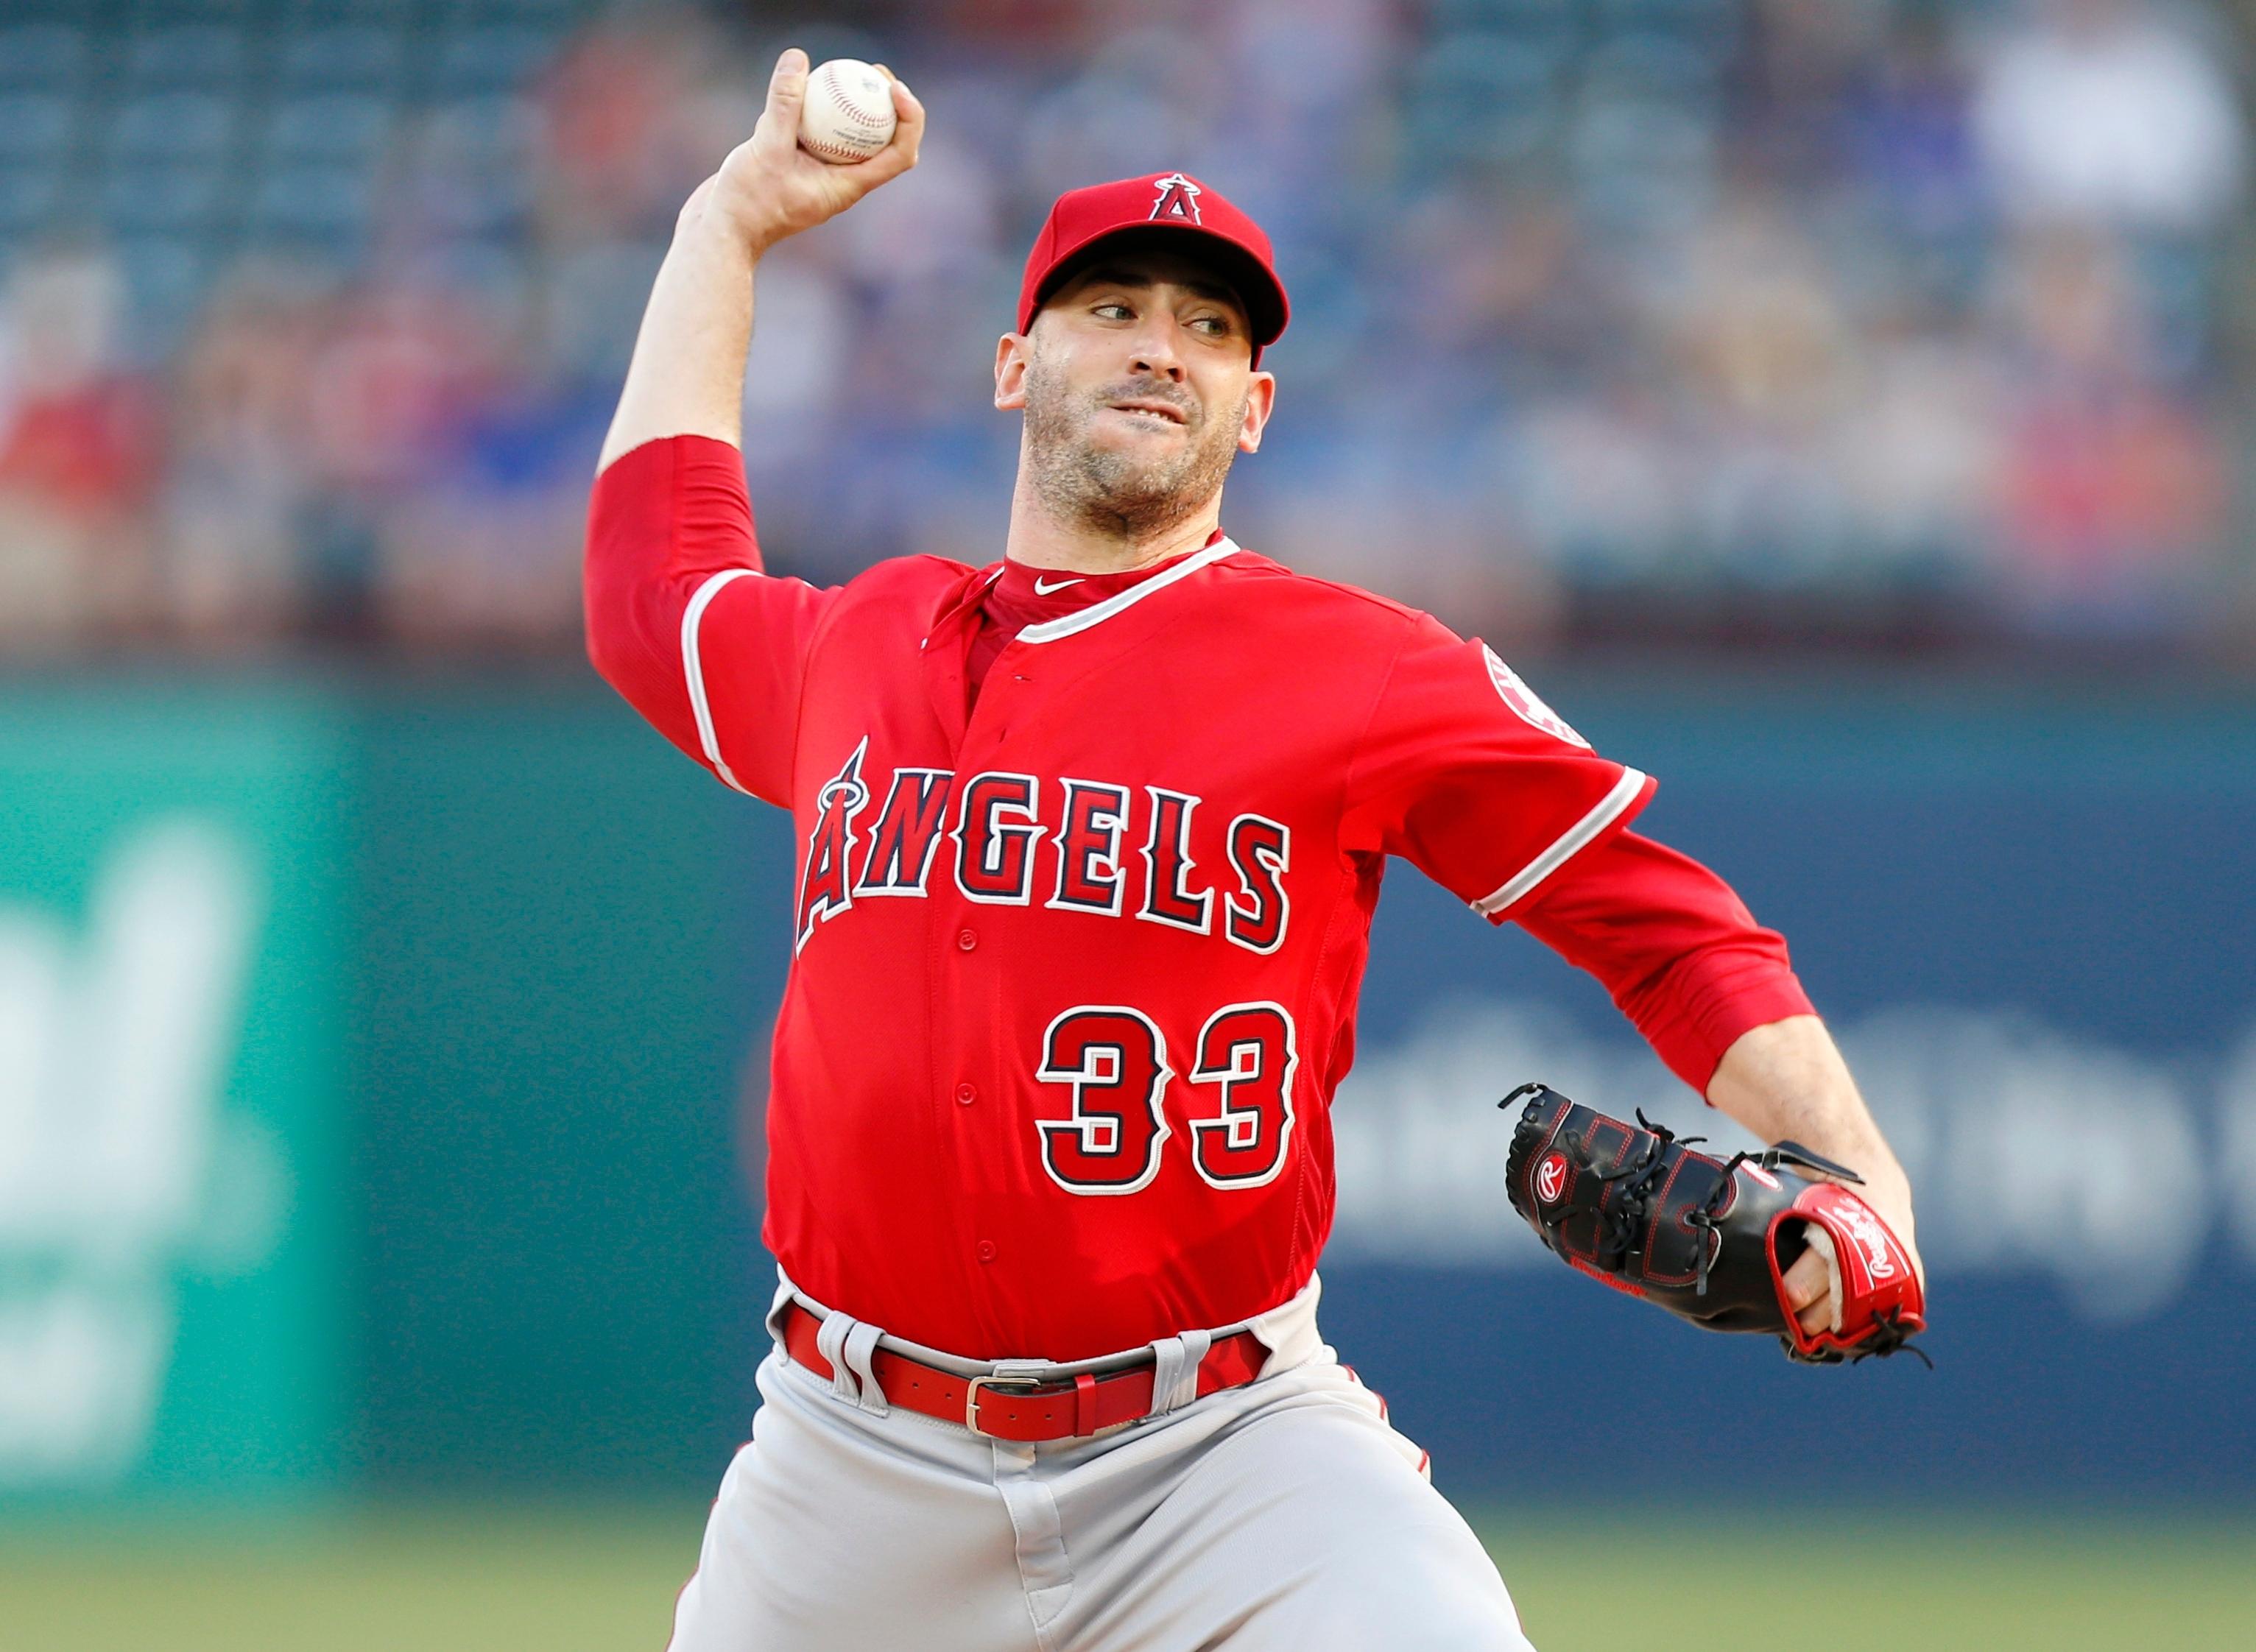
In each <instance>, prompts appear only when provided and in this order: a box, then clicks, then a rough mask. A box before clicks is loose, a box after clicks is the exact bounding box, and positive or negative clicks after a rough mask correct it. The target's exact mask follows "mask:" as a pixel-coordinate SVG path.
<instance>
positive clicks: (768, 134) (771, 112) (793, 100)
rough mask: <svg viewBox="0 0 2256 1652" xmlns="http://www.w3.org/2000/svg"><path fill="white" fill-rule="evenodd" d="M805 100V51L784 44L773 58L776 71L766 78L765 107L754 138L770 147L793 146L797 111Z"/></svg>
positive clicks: (797, 120) (797, 116)
mask: <svg viewBox="0 0 2256 1652" xmlns="http://www.w3.org/2000/svg"><path fill="white" fill-rule="evenodd" d="M806 102H807V53H804V52H802V51H800V49H799V48H798V47H797V46H786V48H784V52H783V55H782V56H780V57H779V58H777V59H776V66H775V73H774V74H772V75H770V76H769V77H768V101H767V107H766V108H765V109H762V110H761V111H760V122H759V125H758V128H757V129H756V130H754V132H753V137H755V138H756V139H758V141H759V142H760V143H762V144H766V145H768V146H769V147H771V148H773V147H775V146H777V145H781V146H783V147H785V148H795V147H796V146H797V145H798V143H799V116H800V109H802V108H803V107H804V106H805V104H806Z"/></svg>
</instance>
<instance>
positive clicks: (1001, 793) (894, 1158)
mask: <svg viewBox="0 0 2256 1652" xmlns="http://www.w3.org/2000/svg"><path fill="white" fill-rule="evenodd" d="M593 533H594V536H595V538H596V539H597V540H599V541H601V540H606V539H609V540H615V541H624V542H632V543H637V544H640V545H646V546H649V547H652V549H651V551H650V552H648V554H647V556H646V557H645V559H644V561H645V564H647V565H654V566H655V571H654V572H652V573H649V574H648V575H647V577H640V576H638V577H636V578H634V579H631V580H622V581H621V583H619V584H618V585H617V587H613V586H612V585H610V584H608V583H606V581H607V580H610V579H612V578H613V577H614V576H613V575H611V574H610V573H605V572H603V569H599V567H598V566H597V563H596V559H593V558H592V557H591V561H590V586H589V601H590V605H591V608H595V607H596V606H598V605H618V606H620V607H621V608H635V609H638V610H639V612H640V615H641V623H640V624H639V625H638V626H637V627H634V628H631V635H632V636H638V637H640V638H642V639H645V640H644V641H643V642H642V643H611V644H608V645H606V644H599V645H598V646H597V650H596V652H597V659H598V664H601V665H603V668H604V670H605V671H606V673H607V674H608V675H610V677H611V678H612V679H613V680H614V681H615V682H618V683H620V684H621V685H622V686H623V687H625V688H627V689H628V692H629V693H630V695H631V698H634V699H636V700H637V703H638V704H639V705H641V706H643V708H644V709H645V712H646V713H647V714H650V715H651V716H652V721H655V722H657V723H658V725H659V727H660V728H662V729H663V730H665V731H666V733H667V734H668V735H671V736H672V737H673V739H674V740H675V741H676V742H677V743H679V744H680V745H681V746H682V747H683V748H684V749H686V750H687V751H689V752H690V753H691V754H692V755H693V756H696V757H698V758H699V759H700V760H701V762H703V763H706V765H707V766H708V767H709V768H710V769H711V770H713V772H714V773H715V774H716V775H717V776H718V777H720V778H721V779H723V781H725V782H727V783H728V784H730V785H733V786H736V787H737V788H738V789H740V790H742V791H747V792H749V793H751V794H752V795H753V796H755V797H758V798H765V800H767V801H768V802H770V803H773V804H776V805H779V806H781V807H784V808H787V809H789V810H790V811H791V812H792V814H793V820H794V823H795V829H796V833H797V839H798V850H799V853H798V866H797V896H796V902H795V913H794V924H793V937H792V944H793V960H792V966H791V972H790V976H789V981H788V984H787V985H786V989H785V994H784V1001H783V1004H782V1008H781V1012H780V1014H779V1018H778V1021H777V1024H776V1030H775V1044H774V1054H773V1063H772V1078H771V1085H770V1090H769V1096H768V1114H767V1128H768V1187H767V1214H766V1225H765V1238H766V1241H767V1243H768V1245H769V1247H770V1248H771V1249H772V1251H773V1252H774V1253H775V1255H776V1256H777V1258H778V1260H779V1262H781V1264H782V1266H783V1267H784V1269H785V1270H786V1272H787V1273H788V1274H789V1276H791V1277H792V1278H793V1280H794V1281H795V1282H797V1283H799V1284H800V1286H801V1287H803V1288H804V1289H805V1290H807V1291H808V1292H809V1293H810V1294H812V1295H813V1296H814V1297H816V1298H818V1299H819V1300H821V1301H822V1302H825V1303H827V1304H831V1305H833V1306H835V1307H839V1308H842V1309H844V1310H846V1311H849V1312H850V1313H852V1314H854V1315H855V1316H857V1318H863V1319H866V1320H869V1321H871V1322H873V1323H875V1324H877V1325H881V1326H883V1327H885V1329H887V1330H889V1331H892V1332H896V1333H898V1334H899V1335H901V1336H904V1337H908V1338H911V1339H914V1340H917V1341H919V1342H923V1343H926V1344H928V1345H930V1346H935V1347H939V1348H943V1349H948V1350H951V1351H953V1352H955V1353H962V1354H964V1355H967V1356H973V1357H981V1358H998V1357H1012V1356H1019V1357H1032V1356H1041V1357H1047V1358H1051V1359H1076V1358H1082V1357H1086V1356H1089V1355H1093V1354H1096V1353H1105V1352H1110V1351H1113V1350H1117V1349H1123V1348H1128V1347H1132V1346H1137V1345H1139V1344H1141V1343H1144V1342H1146V1341H1148V1340H1150V1339H1153V1338H1155V1337H1160V1336H1167V1335H1172V1334H1174V1332H1178V1331H1181V1330H1185V1329H1189V1328H1195V1327H1202V1326H1212V1325H1225V1324H1228V1323H1230V1322H1232V1321H1236V1320H1239V1319H1243V1318H1247V1317H1249V1316H1251V1315H1253V1314H1255V1313H1258V1312H1260V1311H1263V1310H1265V1309H1267V1308H1270V1307H1273V1306H1274V1305H1276V1304H1279V1303H1280V1302H1282V1301H1284V1300H1285V1299H1286V1298H1287V1297H1291V1296H1292V1295H1293V1294H1294V1292H1296V1291H1297V1290H1300V1289H1301V1287H1302V1286H1303V1285H1305V1284H1306V1283H1308V1277H1309V1275H1310V1273H1311V1272H1312V1270H1313V1269H1314V1268H1315V1263H1316V1258H1317V1255H1318V1253H1319V1251H1321V1249H1322V1247H1323V1243H1324V1240H1325V1237H1326V1234H1327V1233H1328V1232H1329V1228H1330V1225H1331V1219H1332V1205H1333V1174H1332V1144H1331V1131H1330V1123H1329V1116H1328V1109H1329V1104H1330V1100H1331V1097H1332V1094H1333V1092H1334V1090H1335V1089H1336V1086H1338V1084H1339V1082H1340V1079H1342V1077H1343V1075H1344V1074H1345V1073H1346V1072H1347V1070H1348V1066H1349V1063H1350V1059H1351V1058H1352V1056H1353V1051H1354V1030H1355V1005H1356V995H1357V988H1358V985H1359V983H1360V981H1361V978H1362V975H1363V970H1364V958H1365V953H1366V946H1367V940H1368V934H1369V929H1370V924H1371V914H1372V910H1373V908H1374V907H1375V905H1376V903H1377V901H1378V890H1379V882H1380V876H1381V873H1382V870H1383V868H1384V867H1385V861H1386V858H1387V857H1388V856H1389V855H1399V856H1400V857H1402V858H1403V859H1405V860H1407V861H1410V862H1411V863H1413V864H1414V865H1415V866H1416V867H1418V868H1420V869H1421V870H1422V871H1423V872H1425V873H1426V874H1427V875H1429V876H1431V877H1433V878H1435V880H1437V881H1438V882H1441V883H1442V884H1443V885H1444V886H1446V887H1447V888H1448V889H1451V890H1452V891H1454V892H1455V893H1456V895H1457V896H1459V897H1461V898H1462V899H1463V900H1464V901H1466V902H1467V903H1470V905H1471V906H1472V907H1473V908H1474V909H1475V910H1477V911H1479V912H1481V913H1484V914H1485V915H1486V916H1487V917H1490V918H1491V919H1492V920H1495V921H1497V922H1502V921H1503V920H1504V919H1505V917H1507V916H1509V915H1511V914H1512V913H1513V912H1514V911H1515V910H1517V909H1519V908H1520V907H1521V906H1522V904H1523V903H1526V901H1527V900H1528V898H1529V896H1531V895H1532V894H1533V892H1534V891H1536V890H1537V889H1540V887H1541V886H1542V885H1543V884H1544V882H1545V880H1546V879H1547V878H1548V877H1549V876H1550V875H1552V874H1553V873H1555V872H1556V871H1557V870H1558V869H1559V868H1561V867H1562V865H1564V864H1565V863H1566V862H1567V861H1569V859H1570V858H1572V857H1574V856H1576V855H1577V854H1581V853H1583V852H1584V851H1586V850H1588V849H1589V848H1590V847H1591V846H1593V845H1594V844H1597V843H1598V842H1600V841H1601V840H1604V839H1605V838H1607V837H1608V836H1609V835H1610V834H1612V833H1616V832H1617V831H1618V829H1619V828H1620V827H1621V826H1623V824H1624V823H1625V822H1626V821H1627V820H1629V819H1631V817H1632V816H1633V815H1634V814H1635V813H1636V812H1637V811H1638V810H1639V808H1640V807H1642V806H1643V805H1644V804H1645V802H1646V799H1647V798H1648V797H1649V796H1650V795H1651V793H1652V791H1653V782H1652V781H1651V780H1649V779H1648V778H1647V777H1646V776H1644V775H1642V774H1640V773H1639V772H1638V771H1637V770H1633V769H1628V768H1625V767H1623V766H1622V765H1621V764H1619V763H1612V762H1610V761H1608V760H1606V759H1604V758H1603V757H1600V756H1597V754H1596V753H1594V752H1593V751H1592V750H1591V749H1590V747H1589V746H1588V745H1587V744H1586V743H1584V742H1583V740H1582V738H1581V737H1580V736H1579V735H1576V733H1575V731H1574V730H1573V729H1572V728H1569V726H1568V725H1567V724H1566V723H1564V722H1562V721H1561V720H1560V719H1559V718H1558V717H1557V716H1556V715H1555V714H1553V713H1552V712H1551V711H1550V710H1549V709H1548V708H1547V706H1545V705H1544V704H1543V702H1542V701H1541V700H1540V699H1538V698H1537V697H1536V696H1535V695H1534V694H1533V692H1531V691H1530V690H1529V689H1528V688H1527V686H1526V685H1525V684H1524V683H1522V682H1521V681H1520V680H1519V678H1518V677H1516V676H1515V675H1514V674H1513V673H1512V670H1511V668H1510V667H1508V666H1507V665H1505V663H1504V662H1503V661H1502V660H1501V659H1499V658H1498V657H1497V656H1496V654H1495V653H1494V652H1493V651H1492V650H1490V649H1488V648H1486V647H1484V646H1483V645H1482V644H1481V643H1478V642H1468V641H1464V640H1462V639H1460V638H1459V637H1457V636H1455V635H1453V634H1452V633H1451V632H1450V631H1449V629H1447V628H1445V627H1444V626H1442V624H1440V623H1439V622H1436V621H1435V620H1434V619H1432V618H1430V617H1429V616H1428V615H1424V614H1421V613H1418V612H1416V611H1414V610H1413V609H1410V608H1405V607H1402V606H1401V605H1399V604H1397V603H1394V602H1391V601H1385V600H1384V599H1381V598H1379V597H1376V596H1373V595H1371V594H1367V593H1365V592H1363V591H1359V590H1356V589H1353V588H1351V587H1347V586H1343V585H1339V584H1336V583H1334V582H1331V581H1329V580H1320V579H1312V578H1308V577H1306V576H1302V575H1299V574H1295V573H1293V572H1292V571H1291V570H1290V569H1289V568H1287V567H1285V566H1281V565H1280V564H1279V563H1277V562H1274V561H1272V560H1271V559H1268V558H1267V557H1265V556H1262V555H1259V554H1258V553H1257V552H1252V551H1249V550H1246V549H1244V548H1242V547H1240V546H1238V545H1236V544H1234V543H1232V542H1231V541H1230V540H1229V539H1227V538H1217V539H1216V540H1215V541H1213V542H1211V543H1209V545H1207V546H1206V547H1205V548H1204V549H1202V550H1200V551H1198V552H1195V553H1193V554H1190V555H1188V556H1186V557H1183V558H1181V559H1177V560H1176V561H1174V562H1173V563H1171V564H1169V565H1167V566H1164V567H1162V568H1160V569H1159V570H1158V571H1156V572H1154V573H1151V574H1149V575H1148V576H1147V577H1145V578H1142V579H1140V580H1136V581H1134V582H1132V583H1128V584H1125V585H1124V586H1122V587H1120V588H1117V589H1110V590H1109V591H1108V593H1107V594H1102V595H1101V596H1099V597H1098V598H1097V599H1096V600H1095V601H1089V602H1087V603H1086V604H1085V605H1083V606H1082V607H1080V608H1077V609H1075V611H1072V612H1070V613H1067V614H1064V615H1061V616H1059V617H1057V618H1054V619H1050V620H1046V621H1043V622H1039V623H1035V624H1030V625H1027V626H1026V627H1025V628H1024V629H1021V630H1020V631H1019V633H1018V635H1017V636H1015V637H1013V638H1012V640H1011V641H1009V642H1008V643H1005V644H1004V646H1003V647H1002V649H1001V651H1000V652H999V654H998V655H997V656H996V657H994V659H993V661H992V664H991V666H990V667H989V669H988V671H987V672H986V675H985V678H984V680H983V683H982V684H981V685H980V686H979V688H978V691H977V692H976V695H974V694H973V693H972V692H971V685H970V684H969V681H968V680H967V671H966V660H967V654H968V652H969V648H970V645H971V643H972V641H973V639H974V637H975V636H976V634H977V632H978V630H979V623H980V612H981V605H982V601H983V597H984V595H985V594H986V593H987V592H988V590H989V589H990V587H991V585H992V584H993V582H994V581H995V580H997V579H998V577H1000V574H1001V573H1002V567H1001V566H1000V565H998V566H993V567H988V568H970V567H967V566H963V565H962V564H960V563H955V562H951V561H946V560H942V559H935V558H929V557H918V558H908V559H899V560H893V561H888V562H885V563H882V564H880V565H878V566H876V567H873V568H871V570H869V571H868V572H867V573H864V574H862V575H860V576H859V577H858V578H856V579H854V580H851V581H850V582H849V583H847V584H846V585H844V586H842V587H837V588H835V589H829V590H818V589H815V588H814V587H810V586H808V585H807V584H804V583H801V582H800V581H797V580H786V579H778V578H772V577H770V576H768V575H766V574H764V573H760V572H758V566H757V559H756V557H755V556H754V554H753V552H752V551H751V544H752V540H751V517H750V512H749V507H748V505H747V503H745V501H744V488H743V473H742V470H741V467H740V460H739V458H738V456H737V453H736V451H735V450H734V449H733V448H730V447H727V446H725V445H723V444H721V443H717V442H710V441H705V440H702V439H696V438H675V439H672V440H669V441H665V442H657V443H652V444H650V445H649V446H645V447H642V448H639V449H637V450H636V451H635V452H634V453H630V454H628V455H627V456H626V457H624V458H623V459H621V460H618V461H617V463H616V464H615V465H614V466H613V467H611V469H610V471H608V472H606V473H605V475H604V477H603V480H602V482H600V483H599V485H598V489H597V493H596V506H595V523H594V526H593ZM723 546H733V547H735V549H734V550H733V552H730V553H728V554H726V555H723V553H722V552H719V551H716V547H723ZM609 566H610V564H605V565H604V567H606V568H608V567H609ZM1110 583H1112V584H1117V583H1118V582H1117V581H1114V582H1110ZM1037 588H1041V587H1037ZM1099 588H1100V589H1103V588H1104V586H1103V584H1100V587H1099ZM607 654H608V656H609V657H607Z"/></svg>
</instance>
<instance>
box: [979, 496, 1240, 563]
mask: <svg viewBox="0 0 2256 1652" xmlns="http://www.w3.org/2000/svg"><path fill="white" fill-rule="evenodd" d="M1221 520H1222V496H1221V495H1220V494H1218V493H1217V494H1216V496H1214V497H1213V498H1212V499H1210V500H1209V501H1208V502H1207V503H1206V507H1205V508H1204V509H1203V510H1198V511H1195V512H1194V513H1192V514H1191V515H1190V516H1188V517H1185V518H1184V519H1183V520H1182V521H1181V522H1179V523H1177V524H1174V526H1173V527H1171V528H1165V529H1162V530H1160V531H1159V532H1157V533H1153V534H1148V535H1125V536H1124V535H1119V534H1112V533H1107V532H1105V531H1103V529H1101V528H1098V527H1096V526H1093V525H1091V524H1086V523H1077V522H1062V521H1060V520H1059V519H1058V518H1057V517H1055V516H1054V515H1053V514H1051V513H1050V512H1049V511H1048V510H1045V509H1044V508H1043V505H1042V503H1041V501H1040V499H1039V498H1037V497H1035V496H1034V492H1033V489H1031V488H1029V487H1028V486H1027V485H1026V480H1025V478H1024V476H1023V475H1022V476H1021V477H1020V479H1019V486H1018V488H1017V489H1016V490H1015V491H1014V492H1013V493H1012V498H1011V531H1010V534H1009V536H1008V537H1007V538H1005V540H1004V542H1003V554H1004V555H1005V556H1006V557H1008V558H1009V559H1011V560H1012V561H1013V562H1023V563H1025V564H1026V566H1028V567H1032V568H1060V569H1063V570H1065V571H1067V572H1068V573H1125V572H1127V571H1128V570H1130V569H1132V568H1146V567H1150V566H1153V564H1155V563H1160V562H1165V561H1167V559H1170V558H1172V557H1179V556H1181V555H1182V554H1183V553H1184V552H1187V551H1195V550H1197V549H1198V548H1199V547H1200V546H1201V545H1204V544H1205V543H1206V542H1207V541H1208V540H1209V539H1210V538H1213V537H1214V531H1215V529H1216V526H1217V525H1218V524H1219V523H1220V522H1221Z"/></svg>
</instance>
